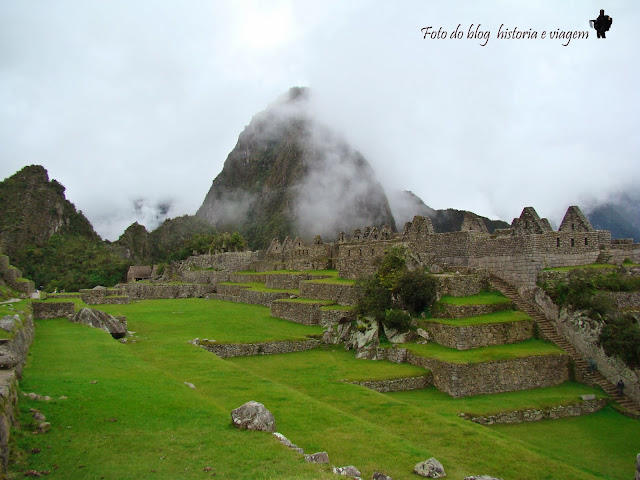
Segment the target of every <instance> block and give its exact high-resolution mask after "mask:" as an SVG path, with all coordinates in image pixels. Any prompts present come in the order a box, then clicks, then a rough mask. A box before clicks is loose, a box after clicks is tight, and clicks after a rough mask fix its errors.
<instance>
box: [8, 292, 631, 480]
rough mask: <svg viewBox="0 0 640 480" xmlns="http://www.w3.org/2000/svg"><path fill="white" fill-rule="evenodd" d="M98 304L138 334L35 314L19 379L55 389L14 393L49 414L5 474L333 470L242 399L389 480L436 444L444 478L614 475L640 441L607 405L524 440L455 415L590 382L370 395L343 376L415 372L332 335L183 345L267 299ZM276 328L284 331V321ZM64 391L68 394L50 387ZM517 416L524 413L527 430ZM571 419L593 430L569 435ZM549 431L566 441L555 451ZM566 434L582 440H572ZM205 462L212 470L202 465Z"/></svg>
mask: <svg viewBox="0 0 640 480" xmlns="http://www.w3.org/2000/svg"><path fill="white" fill-rule="evenodd" d="M100 308H101V309H103V310H105V311H109V312H110V313H112V314H117V315H126V316H127V318H128V322H129V328H130V330H132V331H135V332H136V336H137V338H138V339H139V341H138V342H137V343H135V344H121V343H119V342H117V341H115V340H113V339H112V338H111V337H110V336H109V335H108V334H107V333H106V332H104V331H102V330H98V329H92V328H89V327H86V326H84V325H79V324H72V323H69V322H67V321H66V320H39V321H37V322H36V340H35V342H34V344H33V346H32V349H31V352H30V355H29V361H28V365H27V368H26V369H25V372H24V378H23V380H22V381H21V388H22V390H23V391H26V392H30V391H34V392H36V393H39V394H41V395H50V396H52V397H53V398H54V400H53V401H52V402H49V403H46V402H34V401H31V400H28V399H26V398H24V397H21V398H20V409H21V412H22V414H21V418H22V420H23V422H26V421H27V420H28V418H29V408H37V409H39V410H41V411H42V412H43V413H44V414H45V415H46V416H47V421H50V422H51V425H52V428H51V431H50V432H48V433H46V434H41V435H33V434H31V429H29V428H28V427H26V428H24V429H23V430H22V431H16V432H14V435H15V437H16V439H17V444H16V446H15V447H18V448H20V449H21V450H22V451H23V452H29V451H32V450H33V449H36V448H37V449H41V451H40V453H33V454H30V455H29V454H25V455H24V456H23V457H22V461H21V463H19V464H17V465H15V466H12V467H11V469H12V472H11V475H12V476H13V477H14V478H22V477H23V474H22V473H20V472H23V471H25V470H27V469H34V470H49V471H51V473H50V475H49V478H52V479H56V478H59V479H75V478H82V479H92V480H93V479H96V480H97V479H101V478H105V479H116V478H117V479H123V480H126V479H135V480H140V479H162V480H164V479H167V480H168V479H176V478H180V479H200V478H210V476H211V474H212V473H215V474H216V478H220V479H229V480H243V479H284V480H287V479H289V480H293V479H318V480H327V479H331V478H336V477H335V476H334V475H333V474H332V473H330V468H329V467H326V466H316V465H311V464H307V463H305V462H304V460H302V458H301V457H300V456H299V455H298V454H296V453H294V452H292V451H290V450H288V449H287V448H285V447H283V446H281V445H280V444H278V442H277V441H275V440H274V439H273V438H272V437H271V436H270V435H268V434H264V433H259V432H248V431H239V430H236V429H234V428H233V427H232V426H231V421H230V416H229V412H230V411H231V410H232V409H233V408H235V407H237V406H239V405H241V404H242V403H244V402H246V401H249V400H257V401H260V402H262V403H264V404H265V405H266V406H267V407H268V408H269V409H270V410H271V411H272V412H273V413H274V415H275V418H276V422H277V428H278V431H280V432H282V433H283V434H284V435H286V436H287V437H289V438H290V439H291V440H292V441H293V442H294V443H297V444H298V445H299V446H301V447H302V448H304V449H305V451H306V452H309V453H312V452H316V451H327V452H328V453H329V457H330V460H331V465H335V466H343V465H356V466H357V467H358V468H359V469H360V470H361V471H362V478H371V475H372V473H373V471H374V470H380V471H383V472H385V473H387V474H388V475H391V476H392V477H393V478H394V479H395V480H403V479H404V480H408V479H413V478H415V475H414V474H413V473H412V469H413V466H414V465H415V464H416V463H418V462H419V461H422V460H425V459H427V458H429V457H431V456H435V457H436V458H438V460H440V461H441V462H442V463H443V464H444V466H445V468H446V470H447V474H448V478H453V479H455V478H464V476H466V475H471V474H480V473H485V474H490V475H493V476H496V477H500V478H504V479H505V480H506V479H518V480H539V479H554V480H573V479H577V478H580V479H581V480H592V479H596V478H614V479H618V478H619V479H623V478H624V479H626V478H629V477H630V476H631V475H632V472H633V471H632V468H633V465H634V459H635V453H637V451H640V444H639V442H640V440H638V439H640V422H638V421H634V420H630V419H628V418H626V417H622V416H621V415H619V414H617V413H615V412H610V413H607V414H606V415H604V416H602V417H603V418H602V419H599V420H598V421H599V422H604V423H603V425H604V426H605V427H606V428H605V427H603V428H602V429H601V431H600V430H597V428H596V426H594V427H591V426H590V425H591V423H590V422H593V420H592V419H593V417H596V416H595V415H594V416H592V417H583V418H577V419H570V420H571V422H572V423H568V422H566V421H564V420H558V421H549V422H542V423H543V424H544V423H548V424H549V426H548V427H547V428H546V429H544V428H542V429H540V427H538V428H539V430H533V429H532V431H531V432H532V433H530V434H529V435H528V436H527V437H522V438H520V437H518V433H517V432H507V431H505V430H504V429H502V428H493V427H492V428H487V427H483V426H480V425H476V424H473V423H471V422H468V421H465V420H462V419H460V418H458V417H457V416H456V413H457V412H461V411H474V412H477V411H482V410H483V409H486V411H494V409H495V410H505V409H514V408H520V407H524V406H526V407H529V406H530V405H541V404H544V403H545V402H555V400H556V399H558V398H560V399H564V398H574V397H575V396H576V395H577V394H579V393H578V392H580V393H590V392H591V391H592V390H590V389H588V388H587V387H583V386H578V385H575V384H566V385H563V386H559V387H553V388H554V389H556V390H553V389H539V390H533V391H529V392H516V393H514V394H499V395H491V396H484V398H481V397H473V398H470V399H451V398H449V397H448V396H446V395H444V394H441V393H440V392H438V391H436V390H435V389H426V390H421V391H416V392H405V393H397V394H380V393H378V392H374V391H372V390H369V389H366V388H364V387H362V386H358V385H351V384H347V383H344V382H342V381H341V380H345V379H346V380H349V379H351V380H373V379H385V378H398V377H402V376H413V375H415V374H416V373H417V372H422V370H421V369H416V368H415V367H412V366H409V365H396V364H393V363H390V362H384V361H380V362H372V361H367V360H358V359H356V358H355V356H354V354H353V352H346V351H344V350H343V349H342V348H339V347H331V348H326V349H322V348H320V349H315V350H311V351H307V352H300V353H293V354H286V355H267V356H255V357H244V358H235V359H229V360H222V359H219V358H218V357H216V356H215V355H213V354H211V353H209V352H207V351H205V350H203V349H201V348H198V347H195V346H193V345H190V344H188V343H187V341H188V340H190V339H192V338H195V337H199V338H215V339H218V338H220V339H222V338H223V337H224V336H225V335H227V337H226V338H227V339H228V340H229V341H238V342H240V341H246V340H247V339H248V338H251V337H252V336H253V337H254V338H256V337H257V336H268V335H273V332H274V329H276V328H277V324H278V322H277V319H271V318H270V317H268V309H266V308H264V307H258V306H252V305H242V304H234V303H230V302H219V301H214V300H211V301H206V300H201V299H185V300H155V301H144V302H139V303H133V304H129V305H102V306H100ZM269 320H271V322H270V321H269ZM285 323H286V325H287V326H288V327H289V328H291V327H293V328H295V327H302V328H303V329H304V330H300V331H299V332H301V333H302V335H303V336H304V335H305V334H306V331H307V330H309V331H314V332H315V331H317V330H318V329H319V328H318V327H308V326H304V325H298V324H294V323H290V322H285ZM282 328H283V329H284V326H283V327H282ZM255 330H260V331H259V332H255ZM285 330H287V332H283V333H281V334H282V335H284V334H285V333H286V334H291V330H288V329H285ZM320 330H321V329H320ZM539 343H542V342H539ZM538 346H539V347H541V345H538ZM418 374H419V373H418ZM92 381H97V383H94V384H92V383H91V382H92ZM184 382H191V383H193V384H194V385H195V386H196V389H195V390H193V389H190V388H188V387H187V386H185V385H184ZM61 395H66V396H68V397H69V398H68V399H67V400H58V398H59V396H61ZM465 402H467V403H465ZM505 407H506V408H505ZM110 419H117V421H108V420H110ZM596 424H597V423H596ZM596 424H594V425H596ZM529 427H530V424H526V425H522V429H523V431H524V432H525V433H526V432H527V429H528V428H529ZM580 429H583V430H582V431H584V432H588V435H589V436H588V438H587V439H582V438H581V439H578V440H576V442H577V443H575V442H574V440H575V438H574V435H575V434H576V432H578V434H579V432H580ZM568 439H570V440H568ZM622 439H624V440H625V441H626V444H624V445H622ZM583 440H584V442H583V443H581V442H582V441H583ZM560 442H565V443H566V446H565V447H562V448H561V449H558V448H557V445H558V444H559V443H560ZM611 444H613V445H615V447H612V446H610V445H611ZM572 445H579V447H580V448H576V449H574V450H573V451H571V452H570V453H569V451H568V450H569V449H570V448H571V446H572ZM620 445H621V446H620ZM617 446H620V448H616V447H617ZM16 449H17V448H14V449H13V450H14V451H15V450H16ZM563 449H564V450H565V451H567V453H566V454H565V453H563ZM631 450H633V451H634V452H635V453H634V454H633V457H632V458H631V460H629V458H630V457H629V451H631ZM523 460H525V461H523ZM207 466H210V467H212V468H213V471H212V472H204V471H203V469H204V467H207ZM630 467H631V468H630ZM629 471H631V474H629Z"/></svg>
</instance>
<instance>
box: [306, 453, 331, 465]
mask: <svg viewBox="0 0 640 480" xmlns="http://www.w3.org/2000/svg"><path fill="white" fill-rule="evenodd" d="M304 459H305V461H306V462H307V463H329V454H328V453H327V452H317V453H311V454H309V455H305V456H304Z"/></svg>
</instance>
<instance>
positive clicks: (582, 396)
mask: <svg viewBox="0 0 640 480" xmlns="http://www.w3.org/2000/svg"><path fill="white" fill-rule="evenodd" d="M580 398H581V399H582V400H584V401H585V402H588V401H589V400H595V399H596V396H595V394H593V393H591V394H589V395H580Z"/></svg>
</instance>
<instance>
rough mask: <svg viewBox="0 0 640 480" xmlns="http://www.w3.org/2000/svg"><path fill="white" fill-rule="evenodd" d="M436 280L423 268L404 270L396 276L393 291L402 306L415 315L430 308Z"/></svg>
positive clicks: (435, 291)
mask: <svg viewBox="0 0 640 480" xmlns="http://www.w3.org/2000/svg"><path fill="white" fill-rule="evenodd" d="M437 288H438V282H437V281H436V279H435V278H434V277H433V275H429V274H428V273H426V272H424V271H423V270H414V271H410V272H405V273H403V274H402V276H400V278H398V280H397V282H396V285H395V287H394V289H393V292H394V293H395V294H396V295H397V296H398V300H399V302H400V304H401V305H402V307H404V308H406V309H407V310H409V312H411V313H412V314H414V315H416V314H419V313H421V312H424V311H425V310H427V309H428V308H430V307H431V306H432V305H433V303H434V302H435V300H436V296H437Z"/></svg>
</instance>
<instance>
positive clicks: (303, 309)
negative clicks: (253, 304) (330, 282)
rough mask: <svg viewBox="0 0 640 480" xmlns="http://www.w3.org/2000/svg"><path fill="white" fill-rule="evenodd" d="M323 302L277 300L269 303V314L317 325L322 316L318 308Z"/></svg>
mask: <svg viewBox="0 0 640 480" xmlns="http://www.w3.org/2000/svg"><path fill="white" fill-rule="evenodd" d="M323 305H324V303H303V302H288V301H286V300H277V301H275V302H273V303H272V304H271V316H272V317H277V318H284V319H285V320H290V321H292V322H296V323H302V324H304V325H319V324H320V319H321V317H322V314H321V310H320V308H321V307H322V306H323Z"/></svg>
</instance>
